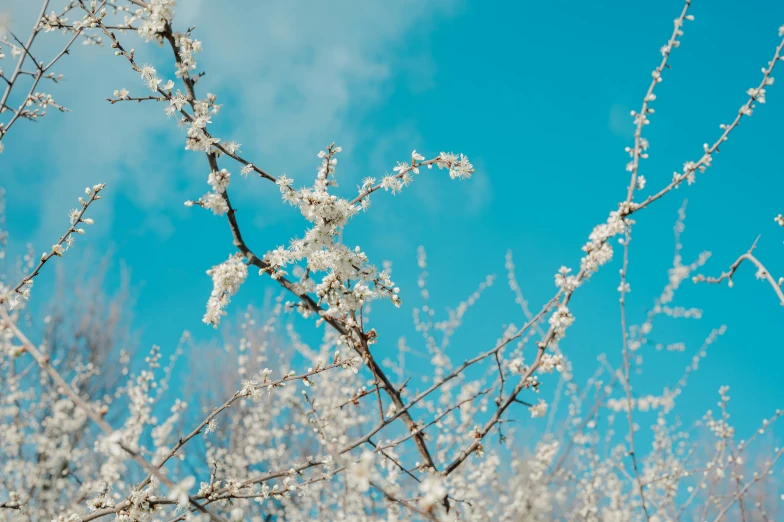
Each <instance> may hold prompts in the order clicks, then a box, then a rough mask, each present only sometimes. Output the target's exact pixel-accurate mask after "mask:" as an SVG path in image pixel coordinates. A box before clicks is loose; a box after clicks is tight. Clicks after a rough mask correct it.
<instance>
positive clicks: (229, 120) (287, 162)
mask: <svg viewBox="0 0 784 522" xmlns="http://www.w3.org/2000/svg"><path fill="white" fill-rule="evenodd" d="M459 2H460V0H436V1H433V2H427V3H423V2H419V1H416V0H401V1H397V2H363V1H346V2H339V3H335V4H325V3H321V2H318V3H317V2H256V1H250V0H245V1H240V0H226V1H224V2H220V3H217V2H215V3H213V2H202V1H195V0H188V1H183V2H180V3H179V5H178V10H179V11H178V16H177V18H175V21H176V26H177V27H179V28H183V27H185V26H189V25H195V26H196V30H195V32H194V37H196V38H198V39H200V40H202V41H203V43H204V52H203V53H201V54H199V55H197V59H198V60H199V65H200V67H199V68H200V70H201V69H204V70H205V71H206V73H207V75H206V76H205V77H204V78H203V80H202V82H201V84H200V86H199V87H200V88H199V92H200V94H201V95H204V93H206V92H207V91H208V90H209V91H211V92H215V93H216V94H218V97H219V100H218V101H219V103H223V104H225V105H224V109H223V111H222V112H221V114H220V115H218V117H217V118H215V119H214V121H215V129H216V132H217V134H218V135H219V136H220V137H221V138H222V139H224V140H236V141H239V142H241V143H243V153H244V154H246V155H247V156H248V157H249V159H251V160H252V161H255V162H257V163H259V164H261V165H263V166H265V168H269V169H270V170H272V171H273V172H284V171H285V172H287V173H289V175H290V176H292V177H295V178H297V181H298V182H301V183H305V182H307V181H309V179H310V178H311V177H312V175H313V174H314V173H315V166H316V163H317V161H316V158H315V154H316V152H318V150H319V149H320V148H323V147H324V146H325V145H326V144H328V143H330V142H331V141H336V142H338V143H340V144H341V145H343V146H344V147H345V149H346V153H344V154H343V158H341V159H342V160H343V162H344V163H346V164H348V165H351V164H352V162H351V156H352V149H353V147H352V146H353V145H354V144H355V143H356V142H357V141H358V140H360V139H363V140H366V139H367V138H368V136H375V135H377V134H378V131H377V129H374V128H373V126H372V123H371V124H367V125H365V126H362V125H360V124H359V123H358V122H359V121H361V119H362V118H361V116H362V114H363V113H364V112H366V111H367V110H368V109H369V108H371V107H373V106H374V105H375V104H377V103H379V102H380V101H381V100H383V98H384V97H385V96H387V95H388V94H390V93H391V91H392V90H393V89H394V88H396V87H397V86H399V85H401V84H402V85H414V86H418V88H427V87H428V86H429V85H431V79H430V78H431V75H432V71H433V69H432V67H427V66H423V65H431V64H432V58H430V54H429V52H428V50H427V49H426V48H421V47H420V48H415V49H411V48H410V46H409V45H408V39H409V38H415V37H417V35H419V36H421V35H423V34H424V35H426V34H427V33H428V32H429V31H430V28H431V27H432V26H435V25H436V24H438V20H439V19H440V18H441V17H446V16H451V15H452V14H453V13H454V11H455V9H457V8H458V7H459ZM216 6H220V7H219V8H218V7H216ZM38 9H39V5H38V2H31V1H29V0H15V1H13V2H12V4H11V8H10V13H11V16H12V19H13V20H14V21H19V22H20V27H21V28H22V31H23V32H24V28H25V27H27V24H29V21H31V20H32V19H33V18H34V17H35V15H36V14H37V10H38ZM74 14H76V13H74ZM71 18H73V16H72V17H71ZM45 36H46V37H47V38H46V40H48V43H45V45H46V46H49V47H50V48H51V46H52V45H54V44H56V43H58V42H59V41H62V36H60V35H54V34H48V35H45ZM124 41H125V42H127V45H128V46H129V47H133V48H135V49H136V54H137V60H140V61H150V62H152V63H155V64H156V65H158V66H159V67H158V68H159V70H160V71H161V72H162V73H163V72H164V71H166V70H167V67H168V66H169V61H170V57H169V55H168V53H167V52H165V50H158V49H157V48H156V47H155V46H154V45H150V44H148V45H145V44H143V42H142V41H141V40H140V39H139V38H138V37H136V36H135V35H127V36H125V37H124ZM424 41H426V39H425V40H424ZM402 51H405V52H402ZM58 65H59V67H57V72H62V73H64V74H65V75H66V82H63V83H61V84H59V85H54V86H46V88H47V89H48V92H51V93H52V95H53V96H54V97H55V99H56V100H58V101H61V102H62V103H63V104H65V105H66V106H68V107H69V108H70V109H72V111H73V112H71V113H68V114H65V115H62V114H51V115H47V117H46V118H45V119H44V120H43V121H41V122H40V123H39V124H38V125H35V126H31V125H29V124H28V123H27V122H20V126H21V125H27V126H29V127H34V128H31V129H26V130H25V131H24V137H23V138H20V140H24V141H25V143H26V145H30V146H31V148H33V145H31V144H34V148H35V149H37V150H38V151H40V156H39V157H38V158H37V159H38V161H39V168H31V165H30V164H29V162H28V160H29V158H21V157H20V156H18V154H19V153H20V152H21V151H17V152H14V151H13V150H11V149H12V147H14V146H22V145H21V144H20V140H13V137H11V136H9V139H8V143H7V144H6V145H7V150H6V152H5V155H4V158H3V159H4V160H6V161H8V160H11V162H12V163H13V164H14V165H15V170H18V171H19V172H20V175H19V176H15V178H16V179H14V180H11V181H9V182H6V181H5V180H4V181H3V183H4V184H6V186H7V187H8V189H9V193H10V195H11V197H20V195H22V194H23V187H28V186H30V184H31V183H32V184H38V185H40V186H45V187H46V190H44V191H42V192H39V193H36V194H26V195H22V196H21V197H25V198H29V201H28V202H27V203H28V204H29V205H39V206H40V213H41V229H40V230H39V231H38V232H39V234H45V235H46V237H49V236H51V235H52V234H53V233H56V231H57V230H59V229H60V228H62V227H61V225H62V224H63V219H64V218H63V216H64V215H65V214H64V213H63V209H64V208H65V209H66V210H67V208H70V207H68V205H69V204H70V202H71V200H72V199H73V198H75V197H76V195H78V194H79V192H80V191H81V190H82V188H83V187H84V186H86V185H92V184H94V183H97V182H106V183H109V187H108V188H107V192H106V195H107V196H106V197H107V200H106V201H104V202H103V203H104V206H105V207H108V208H111V202H112V198H113V197H114V194H116V193H117V192H116V191H118V190H122V191H123V196H124V197H127V198H129V199H130V200H131V202H132V203H133V204H134V205H136V206H138V207H141V208H142V209H150V210H154V211H155V212H156V213H162V212H177V213H179V212H184V211H186V210H185V209H184V208H183V207H182V202H183V201H184V200H185V199H187V198H192V197H198V196H199V195H201V194H202V193H203V192H204V191H205V190H206V189H207V186H206V184H205V180H206V174H207V173H206V170H207V166H206V163H205V162H204V160H203V158H202V157H201V156H200V155H199V154H194V153H190V152H187V153H185V152H182V148H183V144H184V140H183V133H182V131H181V130H180V129H177V127H176V124H175V123H174V122H173V121H167V119H166V118H165V116H164V115H163V113H162V107H160V106H154V104H152V103H148V104H146V106H139V105H136V104H116V105H114V106H110V105H109V104H108V103H107V102H106V101H104V98H105V97H107V96H110V95H111V93H112V92H113V91H114V90H115V89H118V88H121V87H126V88H128V89H129V90H131V92H132V93H135V94H143V91H144V88H143V86H142V85H141V82H140V80H139V79H138V76H137V75H136V74H135V73H133V72H132V71H131V70H130V69H129V67H128V65H127V64H126V63H124V61H123V60H122V59H120V58H116V57H114V56H113V54H112V53H111V50H110V49H109V48H108V47H104V48H82V47H77V48H75V49H74V51H73V53H72V55H70V56H67V57H65V58H64V60H63V62H61V64H58ZM401 118H403V117H401ZM47 120H48V121H47ZM379 138H380V139H382V138H383V136H379ZM15 154H17V156H16V157H14V156H13V155H15ZM25 154H29V153H25ZM396 156H397V155H396V154H395V157H390V158H387V161H386V163H389V162H390V161H394V160H395V159H400V158H397V157H396ZM354 165H355V167H356V164H354ZM226 166H227V167H228V168H230V169H231V170H232V172H236V173H237V175H236V176H235V179H236V182H238V183H244V185H243V190H242V191H241V192H238V194H237V196H235V198H236V200H237V201H240V202H242V201H243V200H244V201H250V200H251V198H252V200H253V201H254V202H259V201H261V202H268V201H275V202H277V201H278V200H279V194H278V193H277V191H276V190H270V187H271V186H270V185H267V184H264V183H262V182H255V180H250V179H249V180H247V182H245V181H244V180H242V179H241V178H240V176H239V175H238V174H239V173H238V168H237V166H236V165H232V164H227V165H226ZM365 174H367V173H365ZM377 174H380V173H377ZM260 198H261V199H260ZM66 207H67V208H66ZM190 211H198V209H196V210H193V209H192V210H190ZM104 213H105V214H106V215H105V219H107V220H108V219H110V216H109V214H110V212H109V211H108V210H106V209H105V210H104V211H103V212H102V214H104Z"/></svg>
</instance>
